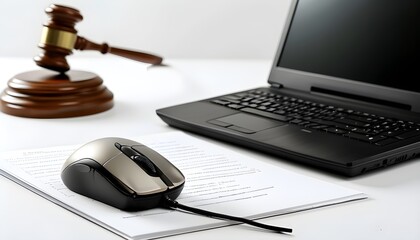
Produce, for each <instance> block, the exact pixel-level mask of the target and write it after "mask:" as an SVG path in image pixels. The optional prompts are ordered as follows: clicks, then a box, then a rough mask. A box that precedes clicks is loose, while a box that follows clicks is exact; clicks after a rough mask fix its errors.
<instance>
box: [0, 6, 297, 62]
mask: <svg viewBox="0 0 420 240" xmlns="http://www.w3.org/2000/svg"><path fill="white" fill-rule="evenodd" d="M51 3H57V4H63V5H67V6H71V7H74V8H76V9H78V10H79V11H80V12H81V14H82V15H83V17H84V20H83V21H82V22H79V23H77V25H76V29H77V30H78V33H79V35H80V36H83V37H85V38H87V39H89V40H91V41H94V42H98V43H102V42H107V43H108V44H109V45H110V46H115V47H127V48H131V49H138V50H143V51H148V52H152V53H156V54H158V55H161V56H163V57H165V58H263V59H271V58H272V57H273V56H274V54H275V51H276V48H277V43H278V41H279V38H280V34H281V32H282V29H283V25H284V20H285V17H286V14H287V12H288V8H289V5H290V0H211V1H203V0H201V1H200V0H135V1H134V0H118V1H111V0H102V1H99V0H93V1H86V0H57V1H54V0H48V1H47V0H36V1H24V0H2V1H1V4H0V7H1V14H0V32H1V42H0V56H2V57H13V56H17V57H29V58H32V57H33V56H35V55H37V54H38V52H39V51H40V50H39V49H38V48H37V44H38V42H39V39H40V36H41V30H42V24H43V23H44V22H45V21H46V20H47V15H46V14H45V13H44V9H45V8H46V7H48V6H49V5H50V4H51ZM98 54H99V53H95V54H93V53H82V52H74V54H73V56H72V58H74V57H77V58H78V57H81V56H99V55H98Z"/></svg>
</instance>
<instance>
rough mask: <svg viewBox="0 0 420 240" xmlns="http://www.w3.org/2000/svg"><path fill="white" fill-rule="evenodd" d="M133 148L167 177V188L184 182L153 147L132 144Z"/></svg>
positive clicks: (170, 164) (177, 171)
mask: <svg viewBox="0 0 420 240" xmlns="http://www.w3.org/2000/svg"><path fill="white" fill-rule="evenodd" d="M132 148H133V149H135V150H136V151H138V152H139V153H141V154H143V155H144V156H146V157H147V158H148V159H150V161H152V162H153V164H154V165H155V166H156V167H157V168H158V169H159V170H160V171H161V172H162V173H163V174H164V175H165V178H167V179H169V181H170V182H171V183H172V184H168V186H169V188H174V187H177V186H179V185H181V184H183V183H184V182H185V177H184V175H183V174H182V173H181V171H179V170H178V168H176V167H175V166H174V165H173V164H172V163H171V162H170V161H168V160H167V159H166V158H165V157H163V156H162V155H160V154H159V153H158V152H156V151H154V150H153V149H151V148H149V147H147V146H144V145H135V146H132Z"/></svg>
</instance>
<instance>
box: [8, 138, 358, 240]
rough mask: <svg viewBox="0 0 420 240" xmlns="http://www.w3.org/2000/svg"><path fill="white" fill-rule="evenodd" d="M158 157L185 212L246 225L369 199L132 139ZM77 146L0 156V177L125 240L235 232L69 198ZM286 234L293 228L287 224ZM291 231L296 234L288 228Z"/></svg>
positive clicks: (271, 170)
mask: <svg viewBox="0 0 420 240" xmlns="http://www.w3.org/2000/svg"><path fill="white" fill-rule="evenodd" d="M132 140H135V141H138V142H140V143H143V144H145V145H147V146H149V147H151V148H152V149H154V150H156V151H158V152H159V153H161V154H162V155H163V156H164V157H166V158H167V159H169V160H170V161H171V162H172V163H173V164H174V165H175V166H177V167H178V168H179V169H180V170H181V171H182V172H183V173H184V175H185V177H186V183H185V187H184V190H183V192H182V193H181V195H180V196H179V198H178V199H177V201H179V202H180V203H182V204H184V205H189V206H192V207H197V208H202V209H205V210H210V211H215V212H220V213H224V214H230V215H234V216H240V217H247V218H252V219H256V218H262V217H268V216H274V215H280V214H286V213H291V212H296V211H301V210H306V209H313V208H317V207H321V206H325V205H331V204H336V203H342V202H347V201H352V200H357V199H363V198H366V195H365V194H363V193H361V192H358V191H354V190H351V189H347V188H343V187H340V186H337V185H333V184H330V183H326V182H322V181H319V180H316V179H313V178H309V177H306V176H302V175H299V174H296V173H293V172H290V171H286V170H284V169H281V168H278V167H275V166H272V165H269V164H266V163H263V162H261V161H259V160H256V159H251V158H249V157H247V156H244V155H241V154H238V153H235V152H233V151H230V150H228V149H225V148H222V147H219V146H216V145H213V144H210V143H207V142H205V141H202V140H199V139H196V138H194V137H191V136H189V135H187V134H184V133H182V132H171V133H163V134H156V135H151V136H144V137H138V138H135V139H132ZM77 147H78V146H63V147H53V148H46V149H35V150H24V151H15V152H7V153H2V154H0V170H1V171H0V172H1V174H2V175H4V176H6V177H8V178H10V179H12V180H13V181H15V182H17V183H19V184H21V185H23V186H25V187H27V188H28V189H30V190H32V191H34V192H36V193H38V194H40V195H41V196H43V197H45V198H47V199H49V200H50V201H52V202H54V203H56V204H58V205H60V206H63V207H65V208H66V209H68V210H70V211H72V212H74V213H76V214H78V215H80V216H82V217H84V218H87V219H89V220H91V221H93V222H95V223H97V224H98V225H100V226H103V227H104V228H106V229H109V230H110V231H113V232H115V233H117V234H119V235H121V236H123V237H125V238H128V239H147V238H156V237H161V236H169V235H173V234H180V233H186V232H191V231H197V230H203V229H209V228H214V227H220V226H225V225H229V224H236V223H233V222H228V221H222V220H217V219H212V218H207V217H203V216H199V215H194V214H186V213H184V212H181V211H173V210H167V209H153V210H148V211H140V212H123V211H120V210H118V209H116V208H113V207H110V206H107V205H105V204H102V203H100V202H98V201H95V200H92V199H89V198H86V197H84V196H81V195H79V194H76V193H73V192H72V191H70V190H68V189H67V188H66V187H65V186H64V184H63V183H62V181H61V178H60V171H61V167H62V164H63V163H64V161H65V160H66V159H67V157H68V156H69V155H70V154H71V153H72V152H73V151H74V150H75V149H77ZM283 225H284V226H288V224H287V222H284V224H283ZM288 227H293V226H288Z"/></svg>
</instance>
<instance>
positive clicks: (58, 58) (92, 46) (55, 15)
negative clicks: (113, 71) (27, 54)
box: [34, 4, 162, 73]
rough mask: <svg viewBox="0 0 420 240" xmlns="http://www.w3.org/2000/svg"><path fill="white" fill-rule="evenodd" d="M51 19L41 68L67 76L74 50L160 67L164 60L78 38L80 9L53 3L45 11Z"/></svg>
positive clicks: (39, 62)
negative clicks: (77, 24)
mask: <svg viewBox="0 0 420 240" xmlns="http://www.w3.org/2000/svg"><path fill="white" fill-rule="evenodd" d="M45 12H46V13H47V15H48V16H49V17H50V18H49V20H48V21H47V22H46V23H45V24H44V28H43V31H42V36H41V41H40V43H39V45H38V46H39V47H40V48H41V49H42V50H43V52H42V53H40V54H39V55H38V56H36V57H34V61H35V62H36V64H37V65H38V66H40V67H43V68H47V69H50V70H54V71H57V72H60V73H64V72H66V71H68V70H69V69H70V66H69V64H68V63H67V60H66V56H67V55H70V54H72V50H73V49H76V50H95V51H99V52H101V53H102V54H105V53H111V54H114V55H118V56H121V57H125V58H129V59H132V60H135V61H140V62H145V63H150V64H153V65H159V64H161V63H162V58H161V57H159V56H156V55H153V54H149V53H144V52H138V51H132V50H126V49H121V48H115V47H110V46H109V45H108V44H107V43H103V44H96V43H93V42H91V41H89V40H87V39H86V38H83V37H80V36H78V35H77V30H76V29H75V27H74V26H75V24H76V23H77V22H80V21H81V20H83V16H82V15H81V14H80V12H79V11H78V10H77V9H74V8H71V7H67V6H62V5H56V4H52V5H50V6H49V7H48V8H46V9H45Z"/></svg>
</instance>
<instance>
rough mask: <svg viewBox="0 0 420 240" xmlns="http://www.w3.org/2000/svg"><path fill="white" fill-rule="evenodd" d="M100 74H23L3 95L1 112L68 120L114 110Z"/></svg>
mask: <svg viewBox="0 0 420 240" xmlns="http://www.w3.org/2000/svg"><path fill="white" fill-rule="evenodd" d="M102 83H103V80H102V79H101V78H100V77H99V76H98V75H96V74H94V73H91V72H84V71H75V70H71V71H68V72H66V73H65V74H58V73H56V72H53V71H49V70H36V71H29V72H24V73H20V74H18V75H16V76H14V77H13V78H12V79H10V80H9V82H8V87H7V88H6V89H5V90H4V91H3V92H2V94H1V95H0V101H1V102H0V103H1V104H0V110H1V111H2V112H4V113H7V114H10V115H15V116H19V117H29V118H66V117H76V116H84V115H90V114H94V113H99V112H103V111H106V110H108V109H110V108H112V106H113V105H114V104H113V94H112V93H111V92H110V91H109V90H108V89H107V88H106V87H105V86H104V85H103V84H102Z"/></svg>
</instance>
